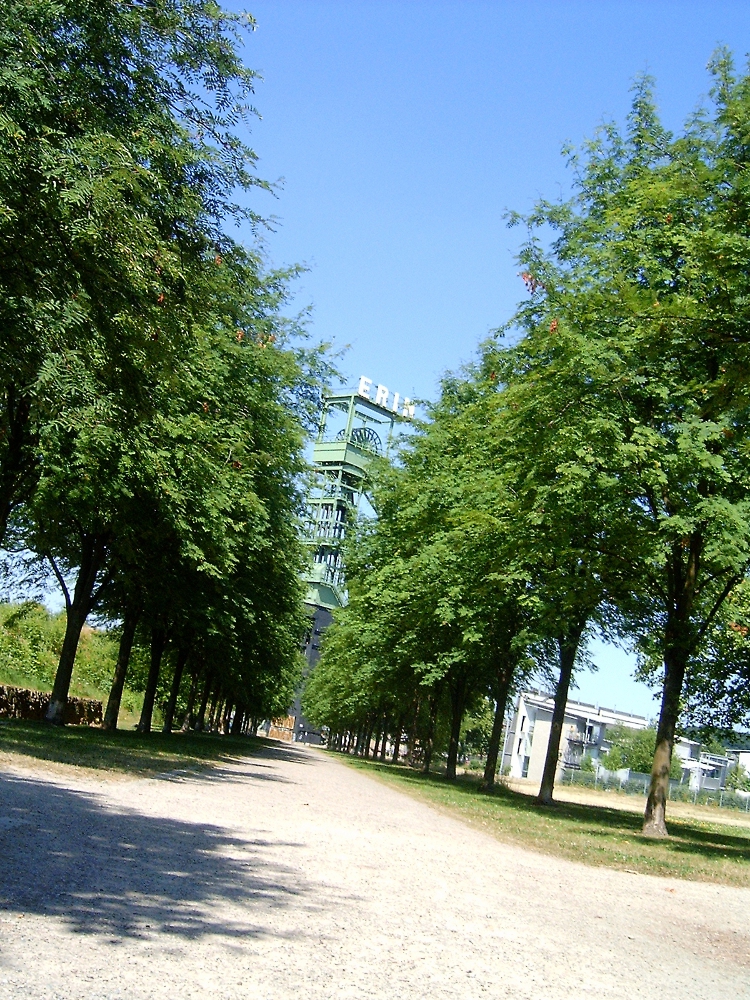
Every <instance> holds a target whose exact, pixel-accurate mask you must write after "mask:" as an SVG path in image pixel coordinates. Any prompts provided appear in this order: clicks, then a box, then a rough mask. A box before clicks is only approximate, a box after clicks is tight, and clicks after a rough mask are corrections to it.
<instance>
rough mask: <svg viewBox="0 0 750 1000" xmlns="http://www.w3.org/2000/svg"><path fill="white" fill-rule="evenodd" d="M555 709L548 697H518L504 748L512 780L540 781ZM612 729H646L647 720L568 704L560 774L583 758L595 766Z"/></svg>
mask: <svg viewBox="0 0 750 1000" xmlns="http://www.w3.org/2000/svg"><path fill="white" fill-rule="evenodd" d="M554 707H555V701H554V698H552V697H550V696H549V695H543V694H534V693H532V692H529V691H523V692H521V694H519V696H518V701H517V702H516V708H515V712H514V714H513V719H512V721H511V724H510V727H509V728H508V731H507V733H506V736H505V744H504V746H503V769H504V770H505V773H510V776H511V777H512V778H530V779H531V780H533V781H541V780H542V772H543V771H544V761H545V758H546V756H547V745H548V743H549V734H550V728H551V725H552V711H553V709H554ZM612 726H627V727H628V728H629V729H646V728H647V727H648V720H647V719H645V718H644V717H643V716H642V715H633V714H632V713H630V712H618V711H617V710H616V709H612V708H604V707H601V706H599V705H587V704H585V703H584V702H576V701H569V702H568V703H567V705H566V706H565V719H564V721H563V731H562V737H561V739H560V758H559V760H560V764H559V767H560V770H562V768H564V767H580V765H581V760H582V758H583V757H584V755H585V754H588V755H589V756H590V757H591V758H592V760H593V761H594V762H595V763H596V762H597V761H598V760H599V758H600V757H602V756H604V754H605V753H606V752H607V751H608V750H609V743H608V741H607V738H606V733H607V728H608V727H612ZM508 769H509V772H508Z"/></svg>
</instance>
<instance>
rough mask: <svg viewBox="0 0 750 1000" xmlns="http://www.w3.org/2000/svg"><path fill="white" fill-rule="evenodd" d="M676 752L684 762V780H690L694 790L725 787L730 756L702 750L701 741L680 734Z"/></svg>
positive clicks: (675, 745) (675, 744)
mask: <svg viewBox="0 0 750 1000" xmlns="http://www.w3.org/2000/svg"><path fill="white" fill-rule="evenodd" d="M674 754H675V756H677V757H679V758H680V763H681V764H682V780H683V781H686V782H688V783H689V784H690V788H691V789H692V790H693V791H700V790H701V789H702V788H706V789H713V790H716V789H719V788H723V787H724V783H725V782H726V780H727V771H728V770H729V769H730V768H731V767H732V760H731V758H730V757H728V756H726V755H720V754H715V753H706V752H705V751H704V752H701V745H700V743H697V742H696V741H695V740H689V739H686V737H684V736H678V737H677V739H676V740H675V743H674ZM749 756H750V755H749Z"/></svg>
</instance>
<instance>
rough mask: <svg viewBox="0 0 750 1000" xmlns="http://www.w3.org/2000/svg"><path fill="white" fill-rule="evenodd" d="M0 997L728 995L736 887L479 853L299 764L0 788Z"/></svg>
mask: <svg viewBox="0 0 750 1000" xmlns="http://www.w3.org/2000/svg"><path fill="white" fill-rule="evenodd" d="M0 777H1V780H2V784H1V785H0V794H1V796H2V797H1V798H0V905H1V906H2V909H0V998H3V1000H5V998H7V997H13V998H16V997H24V998H28V997H32V998H36V997H44V998H45V1000H46V998H49V1000H58V998H66V1000H68V998H70V1000H73V998H75V1000H79V998H80V1000H90V998H97V1000H105V998H106V1000H114V998H118V1000H119V998H122V1000H125V998H127V1000H140V998H146V997H149V998H150V997H180V998H183V997H196V998H197V997H207V996H208V997H211V998H229V997H231V998H233V1000H234V998H238V997H245V996H247V997H250V998H260V1000H282V998H287V997H289V998H292V997H294V998H297V997H299V998H303V1000H329V998H336V1000H339V998H341V1000H344V998H358V1000H359V998H388V1000H411V998H429V1000H439V998H440V1000H442V998H447V997H450V998H458V1000H464V998H467V1000H468V998H472V1000H473V998H475V997H477V996H480V995H487V996H488V997H493V998H495V997H497V998H505V997H508V998H510V997H512V998H514V1000H526V998H529V1000H531V998H534V1000H537V998H555V1000H558V998H571V1000H573V998H575V1000H581V998H582V997H587V996H591V997H596V998H597V1000H601V998H604V1000H610V998H612V1000H614V998H618V1000H619V998H622V1000H632V998H637V997H649V998H650V1000H653V998H654V997H656V998H658V1000H723V998H727V1000H730V998H731V1000H739V998H742V997H750V892H749V891H748V890H744V889H732V888H728V887H725V886H713V885H706V884H698V883H687V882H680V881H677V880H674V881H673V880H670V879H661V878H653V877H649V876H643V875H630V874H627V873H623V872H614V871H608V870H606V869H597V868H587V867H584V866H582V865H577V864H575V863H572V862H567V861H563V860H559V859H556V858H548V857H544V856H542V855H537V854H534V853H531V852H526V851H522V850H519V849H518V848H515V847H511V846H506V845H504V844H501V843H498V842H497V841H496V840H494V839H492V838H491V837H490V836H485V835H484V834H483V833H482V832H481V831H478V830H476V829H473V828H470V827H467V826H464V825H463V824H461V823H460V822H458V821H457V820H454V819H452V818H450V817H448V816H445V815H443V814H441V813H438V812H435V811H434V810H432V809H431V808H430V807H428V806H427V805H424V804H422V803H420V802H416V801H414V800H412V799H411V798H408V797H407V796H404V795H402V794H401V793H400V792H398V791H395V790H394V789H392V788H390V787H387V786H385V785H382V784H381V783H379V782H378V781H376V780H374V779H372V778H369V777H367V776H366V775H363V774H361V773H359V772H357V771H354V770H352V769H350V768H348V767H347V766H346V765H343V764H341V763H339V762H338V761H336V760H333V759H330V758H328V757H326V756H325V755H324V754H323V753H321V752H319V751H315V750H306V749H302V748H297V747H285V746H283V745H279V747H278V748H268V749H266V750H263V751H262V752H261V754H260V755H259V756H258V757H257V758H253V759H252V760H248V761H245V762H244V763H242V764H237V765H229V766H224V767H222V768H220V769H218V770H214V771H210V772H206V773H205V774H203V775H199V776H195V775H192V776H191V775H180V774H179V773H174V774H170V775H167V776H165V777H164V778H161V779H132V778H128V779H112V778H107V779H101V778H99V777H89V776H82V775H81V773H79V772H76V771H74V770H73V769H70V770H69V771H66V772H65V773H63V772H62V771H58V772H50V771H49V770H46V771H45V770H42V769H41V768H35V769H32V768H29V769H26V768H21V767H16V766H13V767H9V766H6V767H4V768H3V772H2V775H1V776H0Z"/></svg>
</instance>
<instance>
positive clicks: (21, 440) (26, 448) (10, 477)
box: [0, 383, 39, 548]
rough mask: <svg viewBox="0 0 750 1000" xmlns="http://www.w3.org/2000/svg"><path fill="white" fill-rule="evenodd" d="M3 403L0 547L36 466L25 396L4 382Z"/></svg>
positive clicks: (32, 481) (0, 419)
mask: <svg viewBox="0 0 750 1000" xmlns="http://www.w3.org/2000/svg"><path fill="white" fill-rule="evenodd" d="M0 395H2V396H4V397H5V398H4V406H3V407H2V413H1V414H0V440H1V441H2V443H3V449H2V459H1V460H0V548H2V546H3V544H4V542H5V534H6V532H7V530H8V521H9V519H10V515H11V513H12V512H13V510H14V509H15V508H16V507H17V506H18V505H19V504H20V503H22V502H23V501H24V500H26V499H28V498H29V496H30V495H31V493H32V491H33V489H34V485H35V484H36V481H37V476H38V470H39V459H38V457H37V455H38V448H36V447H35V445H36V441H37V438H36V435H32V434H31V433H30V422H29V414H30V411H31V403H30V401H29V398H28V396H26V395H24V394H23V393H20V394H19V392H18V390H17V388H16V386H15V385H13V384H12V383H11V384H9V385H6V386H5V391H4V392H3V393H0Z"/></svg>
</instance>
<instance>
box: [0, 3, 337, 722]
mask: <svg viewBox="0 0 750 1000" xmlns="http://www.w3.org/2000/svg"><path fill="white" fill-rule="evenodd" d="M252 27H253V22H252V18H250V17H249V16H247V15H240V14H233V13H229V12H227V11H224V10H222V9H221V8H220V7H219V6H218V5H217V4H215V3H213V2H208V0H155V2H154V0H148V2H146V0H143V2H141V0H133V2H130V3H126V4H123V3H120V2H117V0H104V2H99V0H96V2H94V0H63V2H52V0H33V2H31V3H26V2H19V0H10V2H9V3H8V4H6V5H4V8H3V12H2V14H1V15H0V55H1V56H2V58H0V248H1V249H0V253H2V255H3V256H2V260H0V323H1V324H2V328H3V331H4V351H3V354H2V359H0V431H1V433H0V536H2V537H1V538H0V542H2V544H4V545H5V546H6V548H10V549H15V550H19V551H25V552H31V553H32V554H33V555H34V556H35V557H36V558H37V559H39V560H42V561H44V562H45V564H46V565H47V566H49V567H50V568H51V571H52V572H53V573H54V576H55V577H56V578H57V580H58V582H59V585H60V587H61V590H62V592H63V594H64V598H65V604H66V611H67V614H66V631H65V635H64V637H63V641H62V644H61V650H60V658H59V665H58V668H57V672H56V676H55V682H54V685H53V692H52V699H51V703H50V709H49V712H48V718H49V720H50V721H52V722H61V721H62V719H63V717H64V708H65V702H66V699H67V694H68V689H69V685H70V679H71V675H72V671H73V667H74V663H75V657H76V652H77V650H78V648H79V639H80V636H81V630H82V628H83V625H84V622H85V621H86V620H87V618H89V617H90V616H92V615H93V616H95V617H98V619H99V620H101V621H103V622H110V623H112V624H113V626H115V627H117V628H119V629H120V630H121V633H122V643H121V648H120V657H119V659H118V665H117V669H116V671H115V677H116V683H115V684H114V685H113V693H112V695H111V697H110V701H111V705H110V709H111V710H110V711H109V712H108V715H107V718H108V723H109V724H110V725H113V724H116V719H117V710H118V708H119V697H120V694H121V692H122V684H123V683H124V679H125V673H126V671H127V666H128V661H129V656H130V649H131V647H132V644H133V642H134V641H135V642H136V643H141V644H142V645H143V644H146V645H147V646H148V647H149V648H150V664H151V666H150V668H149V674H148V678H147V682H146V696H145V702H144V712H143V715H142V719H141V725H142V728H144V729H145V730H148V728H150V725H151V710H152V707H153V704H154V698H155V697H156V693H157V689H158V687H159V683H160V681H159V677H160V668H161V663H162V658H163V657H165V658H166V659H165V662H169V663H170V665H171V666H172V667H173V674H174V677H175V679H176V687H175V690H176V691H177V690H178V689H179V687H180V683H181V675H182V673H183V670H184V671H185V680H184V682H182V684H183V689H184V688H185V687H186V686H187V685H190V684H192V689H193V695H194V697H195V696H196V693H195V688H196V687H197V686H198V683H197V682H198V680H199V679H200V682H201V685H202V688H203V691H204V693H205V692H206V691H208V700H209V703H210V704H211V705H213V704H214V703H215V702H218V700H219V699H221V700H222V702H226V712H227V716H228V717H229V716H231V714H232V712H231V710H234V716H235V717H236V719H237V720H238V725H239V723H240V721H242V720H243V719H244V720H245V721H246V722H247V721H249V720H250V719H251V718H254V719H258V718H262V717H264V716H266V715H271V714H273V713H279V712H281V711H283V709H284V708H285V707H286V706H287V704H289V702H290V700H291V696H292V693H293V690H294V688H295V685H296V683H297V679H298V677H299V669H300V662H299V661H300V657H299V644H300V638H301V635H302V633H303V630H304V621H305V619H304V614H303V610H302V591H301V584H300V582H299V575H300V572H301V568H302V566H303V564H304V552H303V549H302V547H301V545H300V543H299V542H298V540H297V534H296V530H295V528H296V523H297V518H298V516H299V513H300V508H301V502H302V498H301V494H300V474H301V471H302V469H303V468H304V459H303V448H304V440H305V433H306V430H307V428H308V427H309V426H310V424H311V422H312V421H313V420H314V417H315V412H316V409H317V403H318V400H319V397H320V392H321V389H322V387H323V385H324V383H325V380H326V379H327V378H328V375H329V371H330V369H329V366H328V362H327V360H326V353H325V350H324V349H323V348H312V349H311V348H309V347H307V346H306V345H305V344H304V330H303V328H302V326H301V324H300V323H299V322H298V321H296V320H290V319H287V318H285V317H284V313H283V310H284V305H285V302H286V300H287V297H288V294H289V287H290V281H291V280H292V279H293V278H294V277H295V274H296V270H295V269H294V268H292V269H288V270H281V271H273V270H271V269H269V268H268V267H267V265H266V263H265V261H264V258H263V254H262V252H261V249H260V242H259V241H258V240H257V239H256V234H257V230H258V229H259V227H261V226H262V225H263V221H262V219H261V217H260V216H259V214H258V213H257V211H256V209H255V208H254V207H253V206H254V204H255V199H254V198H253V192H254V190H255V189H258V188H261V189H262V188H267V187H268V185H267V184H266V183H265V182H264V181H262V180H261V179H259V178H258V176H257V174H256V173H255V163H256V155H255V153H254V152H253V150H252V149H251V148H250V146H249V145H248V143H247V138H246V136H247V131H248V126H249V125H250V122H251V120H252V116H253V115H254V114H255V112H254V109H253V108H252V104H251V99H252V89H253V81H254V77H255V75H254V73H253V71H252V70H250V69H249V68H247V67H246V66H245V65H244V64H243V62H242V59H241V57H240V51H239V45H238V42H239V39H240V33H241V32H242V31H244V30H245V29H252ZM240 232H244V233H245V234H247V235H248V236H249V243H243V242H241V240H240V235H239V234H240ZM191 678H192V680H191ZM118 691H119V692H120V694H118ZM184 694H185V692H184V691H183V695H184ZM176 696H177V695H175V697H176ZM172 702H174V699H170V704H171V703H172ZM175 704H176V702H174V704H172V712H173V711H174V705H175ZM204 711H205V706H204Z"/></svg>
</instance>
